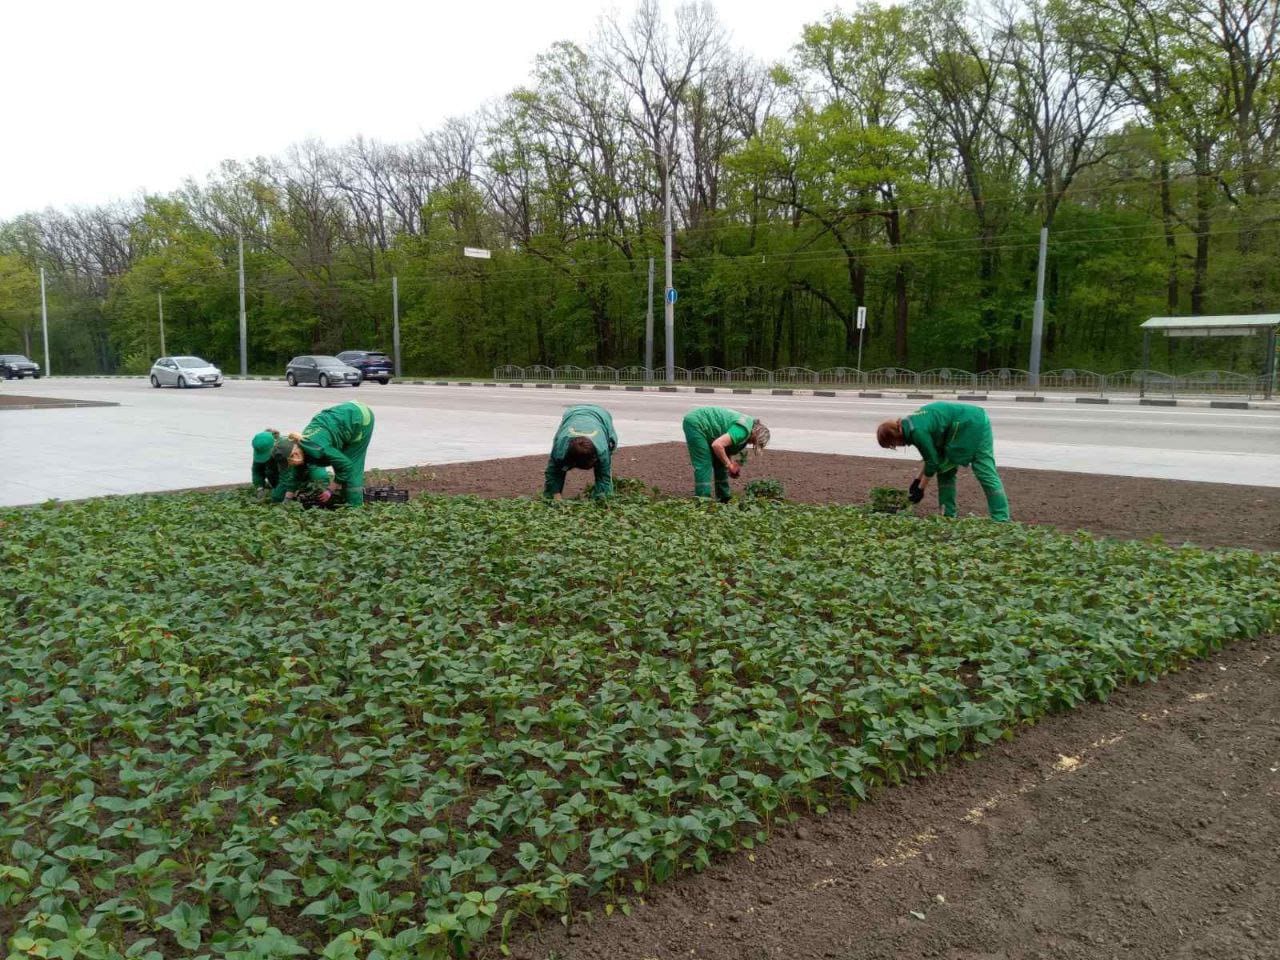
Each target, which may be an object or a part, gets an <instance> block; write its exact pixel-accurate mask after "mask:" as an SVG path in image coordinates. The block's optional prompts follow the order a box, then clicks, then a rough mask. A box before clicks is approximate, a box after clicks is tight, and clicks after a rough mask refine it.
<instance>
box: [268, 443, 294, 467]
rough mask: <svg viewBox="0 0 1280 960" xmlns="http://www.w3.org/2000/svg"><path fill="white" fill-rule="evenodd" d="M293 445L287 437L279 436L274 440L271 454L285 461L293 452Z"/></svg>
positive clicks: (282, 461)
mask: <svg viewBox="0 0 1280 960" xmlns="http://www.w3.org/2000/svg"><path fill="white" fill-rule="evenodd" d="M294 446H295V443H294V441H292V440H290V439H289V438H288V437H280V438H279V439H278V440H276V441H275V445H274V446H273V447H272V449H271V456H273V457H275V458H276V459H277V460H279V461H280V462H281V463H285V462H287V461H288V459H289V456H290V455H291V454H292V453H293V448H294Z"/></svg>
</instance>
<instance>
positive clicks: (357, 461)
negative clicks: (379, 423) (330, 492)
mask: <svg viewBox="0 0 1280 960" xmlns="http://www.w3.org/2000/svg"><path fill="white" fill-rule="evenodd" d="M372 439H373V423H372V421H371V422H370V423H369V429H368V430H366V431H365V432H364V436H363V437H361V438H360V439H359V440H357V441H356V442H355V443H353V444H352V445H351V446H349V447H347V448H346V449H344V450H343V451H342V452H343V453H345V454H346V455H347V459H348V460H350V461H351V471H350V475H351V478H352V479H351V480H349V481H348V482H347V483H345V484H343V491H344V492H345V493H346V495H347V506H349V507H360V506H364V458H365V454H367V453H368V452H369V441H371V440H372ZM356 484H359V486H356Z"/></svg>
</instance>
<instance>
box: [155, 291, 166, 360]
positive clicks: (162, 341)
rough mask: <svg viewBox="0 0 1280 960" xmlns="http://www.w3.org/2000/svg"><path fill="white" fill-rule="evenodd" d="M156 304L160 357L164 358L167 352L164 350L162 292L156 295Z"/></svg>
mask: <svg viewBox="0 0 1280 960" xmlns="http://www.w3.org/2000/svg"><path fill="white" fill-rule="evenodd" d="M156 302H157V303H158V304H159V305H160V356H162V357H163V356H165V355H166V353H167V351H166V350H165V348H164V292H163V291H161V292H159V293H157V294H156Z"/></svg>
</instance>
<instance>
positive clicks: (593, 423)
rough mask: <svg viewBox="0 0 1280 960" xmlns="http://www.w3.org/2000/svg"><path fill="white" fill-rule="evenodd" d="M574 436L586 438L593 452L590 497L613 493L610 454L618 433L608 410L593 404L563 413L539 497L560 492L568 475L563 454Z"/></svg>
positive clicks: (573, 408)
mask: <svg viewBox="0 0 1280 960" xmlns="http://www.w3.org/2000/svg"><path fill="white" fill-rule="evenodd" d="M575 437H588V438H590V440H591V445H592V446H593V447H595V450H596V466H595V475H596V484H595V489H594V490H593V491H592V496H594V497H597V498H599V497H607V496H609V495H610V494H611V493H613V451H614V450H615V449H616V448H617V446H618V434H617V433H616V432H615V431H614V429H613V417H611V416H610V415H609V411H608V410H605V409H604V408H602V407H597V406H595V405H593V404H582V405H581V406H576V407H570V408H569V409H567V410H566V411H565V412H564V416H563V417H562V418H561V420H560V426H559V427H558V428H557V429H556V437H555V440H554V441H552V444H551V456H549V457H548V458H547V469H546V474H545V477H544V482H543V485H542V494H543V496H546V497H552V496H555V495H556V494H557V493H560V492H561V491H563V490H564V477H565V474H566V473H568V472H569V466H568V464H566V463H565V454H567V453H568V451H569V443H570V441H571V440H573V439H574V438H575Z"/></svg>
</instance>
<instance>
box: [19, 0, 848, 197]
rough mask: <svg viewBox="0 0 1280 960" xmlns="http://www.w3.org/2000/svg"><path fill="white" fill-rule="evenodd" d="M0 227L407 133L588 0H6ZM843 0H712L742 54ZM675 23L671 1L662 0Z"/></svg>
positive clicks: (585, 20)
mask: <svg viewBox="0 0 1280 960" xmlns="http://www.w3.org/2000/svg"><path fill="white" fill-rule="evenodd" d="M3 6H4V13H3V17H2V18H0V22H2V23H3V30H2V32H0V90H3V91H4V97H3V103H4V111H3V115H2V117H0V124H2V125H3V130H4V132H5V136H4V138H3V143H2V144H0V219H6V218H9V217H12V216H14V215H16V214H18V213H22V212H24V211H27V210H38V209H42V208H44V207H46V206H54V207H66V206H70V205H74V204H96V203H103V202H107V201H110V200H114V199H119V198H121V197H129V196H133V195H135V194H136V193H138V192H139V191H149V192H165V191H168V190H172V189H173V188H175V187H177V186H178V185H179V184H180V183H181V182H182V180H184V179H185V178H186V177H188V176H194V177H197V178H203V176H204V175H205V174H206V173H208V172H209V171H210V170H212V169H214V168H215V167H216V166H217V165H218V163H219V162H220V161H222V160H224V159H228V158H231V159H247V158H251V157H254V156H259V155H273V154H278V153H281V152H282V151H283V150H284V148H286V147H287V146H288V145H289V144H291V143H295V142H298V141H300V140H303V139H306V138H308V137H318V138H320V139H323V140H325V141H327V142H329V143H341V142H344V141H346V140H348V139H350V138H352V137H354V136H356V135H357V134H362V135H364V136H366V137H369V138H373V139H377V140H383V141H389V142H400V141H405V140H411V139H413V138H414V137H416V136H418V135H419V134H420V133H421V132H424V131H429V130H432V129H435V128H436V127H437V126H439V124H440V123H441V122H442V121H443V120H445V119H447V118H448V117H452V116H462V115H466V114H469V113H471V112H473V111H474V110H476V109H478V108H479V107H480V106H482V105H483V104H484V103H485V102H486V101H490V100H492V99H494V98H496V97H500V96H502V95H503V94H505V93H507V92H508V91H510V90H511V89H513V88H514V87H516V86H519V85H520V84H522V83H524V82H525V81H526V80H527V78H528V77H529V74H530V68H531V66H532V63H533V59H534V57H535V56H536V55H537V54H539V53H541V52H543V51H544V50H546V49H547V48H548V47H549V46H550V45H551V44H552V43H554V42H555V41H557V40H573V41H576V42H579V43H586V42H588V41H589V40H590V38H591V37H592V35H593V34H594V32H595V28H596V24H597V22H598V20H599V18H600V16H601V14H602V13H603V12H606V11H608V10H611V9H618V10H621V11H622V12H623V13H624V14H625V15H629V14H630V13H631V11H632V10H633V9H634V4H633V3H631V2H620V3H599V2H591V0H463V2H457V0H434V2H432V0H417V2H413V0H364V2H356V0H346V2H340V3H339V2H333V0H305V2H303V0H220V2H216V3H212V2H207V0H206V2H199V0H164V2H152V0H114V2H113V0H7V2H5V3H4V4H3ZM836 6H842V7H845V8H848V7H849V6H850V4H849V2H848V0H844V2H843V3H838V0H785V2H781V3H779V2H776V0H772V2H765V0H720V2H717V3H716V9H717V11H718V14H719V16H720V19H721V21H722V22H723V23H724V24H725V26H726V27H727V28H728V30H729V31H730V34H731V36H732V40H733V44H734V46H735V47H737V48H739V49H741V50H744V51H746V52H748V53H751V54H753V55H755V56H757V57H759V58H761V59H763V60H766V61H774V60H778V59H781V58H782V57H784V56H785V55H786V54H787V52H788V50H789V48H790V47H791V45H792V44H794V43H795V42H796V40H797V39H798V38H799V35H800V29H801V27H802V26H803V25H804V24H805V23H810V22H814V21H817V20H820V19H822V17H823V15H824V14H825V13H826V12H827V11H829V10H831V9H833V8H835V7H836ZM664 9H665V10H666V11H667V13H668V16H669V15H670V12H671V10H672V9H674V4H673V3H672V2H671V0H664Z"/></svg>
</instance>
